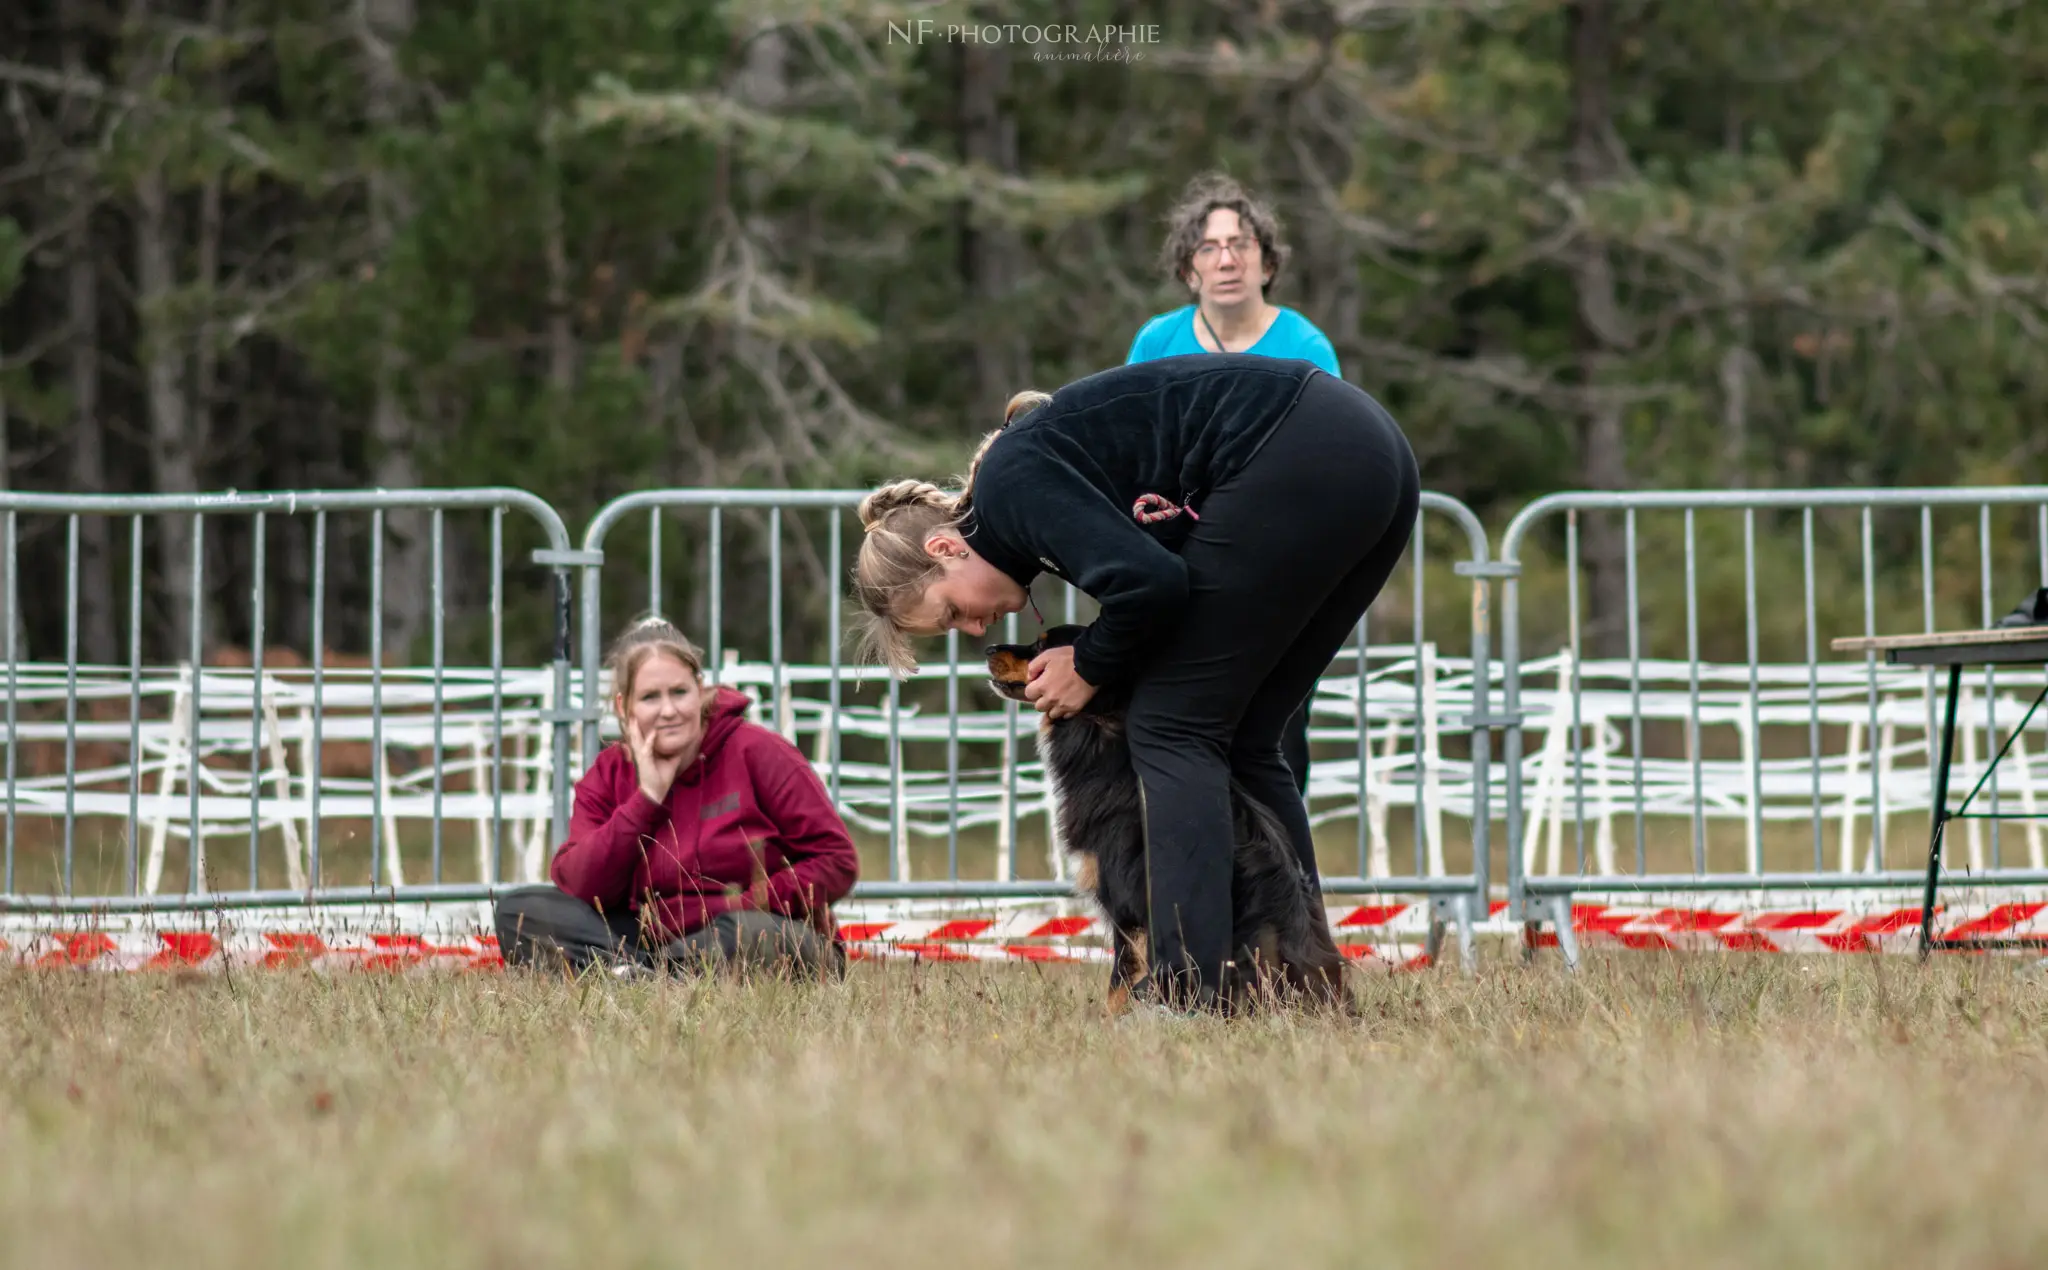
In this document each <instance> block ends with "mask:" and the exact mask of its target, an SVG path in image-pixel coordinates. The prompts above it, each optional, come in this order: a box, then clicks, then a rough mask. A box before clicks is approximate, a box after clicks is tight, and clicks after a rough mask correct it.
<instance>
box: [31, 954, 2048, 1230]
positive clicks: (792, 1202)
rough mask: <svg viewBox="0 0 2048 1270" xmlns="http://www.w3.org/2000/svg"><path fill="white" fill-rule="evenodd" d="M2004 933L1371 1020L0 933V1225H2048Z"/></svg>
mask: <svg viewBox="0 0 2048 1270" xmlns="http://www.w3.org/2000/svg"><path fill="white" fill-rule="evenodd" d="M2024 971H2025V963H2023V962H2017V961H2011V960H2003V959H2000V960H1989V959H1960V958H1958V959H1941V960H1939V961H1938V962H1937V964H1935V965H1933V966H1931V967H1929V968H1925V969H1923V968H1920V967H1918V966H1917V965H1915V964H1914V963H1913V962H1912V961H1910V960H1908V959H1904V958H1887V957H1858V958H1846V957H1845V958H1841V959H1838V960H1827V961H1799V960H1793V959H1789V958H1745V957H1732V956H1731V957H1705V956H1702V957H1695V958H1679V957H1660V956H1653V955H1646V954H1635V955H1621V956H1616V957H1613V958H1599V957H1595V958H1594V959H1592V960H1591V961H1590V962H1589V964H1588V966H1587V968H1586V969H1585V971H1584V972H1583V973H1581V974H1580V975H1578V976H1576V977H1569V976H1566V975H1564V974H1563V973H1561V972H1560V971H1559V970H1557V969H1556V967H1555V965H1554V963H1552V964H1544V963H1539V964H1538V965H1536V966H1535V967H1533V968H1526V969H1525V968H1523V967H1521V966H1519V965H1517V964H1515V963H1512V962H1508V961H1501V962H1497V963H1496V962H1489V963H1488V964H1487V966H1486V967H1485V972H1484V973H1483V974H1482V975H1481V976H1480V977H1479V978H1477V979H1476V980H1467V979H1462V978H1459V977H1457V976H1454V975H1449V974H1443V973H1429V974H1419V975H1404V976H1383V975H1382V976H1370V977H1365V976H1362V977H1361V978H1360V980H1359V988H1360V993H1361V996H1362V999H1363V1001H1364V1004H1365V1008H1364V1011H1363V1015H1362V1017H1361V1018H1358V1019H1352V1020H1345V1021H1338V1020H1330V1019H1318V1018H1308V1017H1274V1018H1268V1019H1264V1020H1255V1021H1250V1022H1244V1023H1237V1024H1225V1023H1212V1022H1195V1023H1172V1022H1166V1023H1161V1022H1156V1021H1141V1022H1129V1021H1127V1022H1124V1023H1121V1024H1116V1025H1110V1024H1106V1023H1105V1022H1104V1021H1103V1020H1102V1019H1101V1017H1100V1014H1099V1011H1098V1009H1097V1006H1096V993H1097V989H1098V988H1099V982H1098V980H1099V977H1100V976H1099V972H1097V971H1095V970H1092V969H1079V968H1071V967H1049V968H1044V969H1043V970H1040V969H1036V968H1025V967H1002V968H996V969H989V970H977V969H975V968H959V967H944V968H927V969H920V968H917V967H911V966H904V965H901V964H896V965H888V966H880V965H862V966H857V967H856V968H855V970H854V973H853V974H852V975H851V976H850V978H849V980H848V981H847V982H846V983H844V984H837V985H831V986H828V987H825V988H821V989H811V990H803V989H796V988H790V987H787V986H783V985H777V984H772V983H762V984H751V985H741V984H733V983H729V982H708V983H690V982H669V983H655V984H647V983H639V984H619V983H613V982H602V981H591V982H586V983H583V984H571V983H565V982H562V981H559V980H547V979H538V978H532V977H527V976H523V975H518V976H505V975H471V976H461V977H443V978H404V977H387V976H369V975H364V976H337V977H331V978H330V977H318V976H311V975H305V976H301V975H294V974H290V973H273V974H265V975H257V976H250V975H242V976H239V977H234V978H228V977H222V976H212V977H191V978H169V977H164V976H156V975H126V976H124V975H97V974H84V973H49V972H31V971H13V972H0V1064H4V1072H5V1075H4V1079H0V1231H4V1232H5V1237H4V1239H0V1264H4V1265H7V1266H16V1265H19V1266H34V1267H38V1268H39V1270H49V1268H51V1267H66V1266H107V1267H120V1266H130V1265H133V1266H142V1265H149V1266H167V1265H205V1266H209V1267H238V1266H251V1267H254V1266H266V1267H268V1266H283V1265H290V1266H294V1267H299V1266H305V1267H324V1266H370V1265H375V1266H423V1267H435V1268H436V1270H456V1268H458V1267H468V1266H477V1267H486V1266H488V1267H498V1266H507V1265H519V1266H540V1265H565V1266H571V1265H573V1266H591V1267H607V1268H610V1267H620V1266H639V1265H648V1266H653V1265H662V1266H670V1265H720V1266H783V1265H808V1266H849V1265H850V1266H891V1267H923V1266H945V1267H961V1266H1018V1267H1024V1266H1045V1265H1114V1266H1125V1267H1136V1266H1148V1267H1149V1266H1219V1267H1233V1268H1242V1267H1251V1266H1290V1265H1319V1266H1320V1265H1330V1266H1424V1265H1429V1266H1466V1265H1481V1264H1526V1265H1534V1266H1649V1265H1657V1266H1712V1267H1721V1266H1726V1267H1737V1266H1743V1267H1749V1266H1765V1265H1771V1266H1775V1265H1786V1266H1792V1265H1797V1266H1801V1267H1810V1266H1817V1265H1818V1266H1836V1265H1839V1266H1859V1267H1867V1266H1872V1265H1879V1264H1884V1265H1901V1266H1904V1265H1910V1266H1916V1267H1918V1266H1948V1265H1956V1266H1963V1265H1967V1266H1970V1267H1972V1270H1994V1268H1997V1267H2014V1268H2018V1267H2023V1266H2038V1265H2041V1264H2044V1263H2048V1204H2043V1203H2042V1202H2041V1198H2042V1192H2043V1183H2042V1181H2041V1178H2042V1177H2043V1176H2044V1174H2048V1133H2044V1132H2043V1129H2042V1126H2043V1125H2044V1123H2048V1063H2044V1061H2043V1060H2044V1040H2048V981H2044V980H2040V979H2036V978H2034V977H2032V976H2031V975H2029V974H2027V973H2024Z"/></svg>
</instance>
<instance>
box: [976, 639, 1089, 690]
mask: <svg viewBox="0 0 2048 1270" xmlns="http://www.w3.org/2000/svg"><path fill="white" fill-rule="evenodd" d="M1086 629H1088V628H1087V627H1085V626H1055V627H1053V628H1052V629H1051V630H1048V631H1047V632H1046V633H1045V634H1043V635H1040V636H1039V637H1038V638H1037V639H1034V640H1032V641H1031V642H1030V643H1028V644H990V645H989V646H988V647H987V648H985V649H983V650H982V654H983V656H985V657H986V658H987V659H988V682H989V686H990V687H991V688H994V689H995V690H996V694H997V695H998V696H1002V697H1007V698H1009V699H1010V700H1012V701H1022V700H1024V685H1025V684H1027V683H1029V682H1030V681H1031V663H1032V660H1033V659H1035V658H1036V657H1037V656H1038V655H1039V654H1040V653H1042V652H1044V651H1045V650H1046V649H1048V648H1064V647H1066V646H1067V645H1069V644H1072V643H1073V642H1074V641H1075V640H1077V639H1079V638H1081V632H1082V631H1084V630H1086Z"/></svg>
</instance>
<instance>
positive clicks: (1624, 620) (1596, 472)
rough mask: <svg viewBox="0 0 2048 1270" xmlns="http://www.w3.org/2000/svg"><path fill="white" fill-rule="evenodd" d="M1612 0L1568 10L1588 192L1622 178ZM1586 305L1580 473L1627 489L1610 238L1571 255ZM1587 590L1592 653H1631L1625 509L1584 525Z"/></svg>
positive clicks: (1624, 341)
mask: <svg viewBox="0 0 2048 1270" xmlns="http://www.w3.org/2000/svg"><path fill="white" fill-rule="evenodd" d="M1611 25H1612V14H1611V11H1610V0H1577V3H1575V4H1574V5H1573V6H1572V7H1571V9H1570V10H1569V11H1568V13H1567V17H1566V30H1567V32H1568V34H1567V39H1568V41H1569V44H1570V61H1571V76H1572V111H1571V149H1570V152H1569V154H1568V155H1567V167H1568V168H1569V171H1570V176H1571V180H1572V183H1573V184H1574V185H1575V186H1577V187H1578V188H1580V189H1586V188H1589V187H1591V186H1595V185H1599V184H1601V183H1603V182H1605V181H1607V180H1609V179H1611V178H1612V177H1613V175H1614V171H1615V161H1614V152H1613V150H1612V148H1611V146H1612V143H1613V137H1612V124H1611V113H1610V111H1611V101H1610V88H1609V82H1608V71H1609V65H1608V63H1609V57H1610V49H1611V43H1612V30H1611ZM1571 269H1572V281H1573V286H1574V289H1575V291H1576V293H1577V301H1578V311H1577V320H1576V322H1575V323H1574V326H1575V331H1574V341H1575V344H1576V346H1577V360H1578V370H1579V381H1580V383H1581V384H1582V385H1583V386H1584V387H1585V388H1586V390H1587V392H1588V397H1587V400H1586V405H1585V411H1584V416H1583V418H1582V419H1581V422H1580V432H1579V475H1580V480H1581V481H1583V482H1584V483H1585V486H1586V487H1587V488H1588V489H1601V490H1621V489H1627V488H1628V452H1627V440H1626V437H1625V435H1624V432H1623V427H1622V409H1623V407H1622V405H1621V404H1620V402H1619V401H1616V400H1613V399H1611V398H1603V397H1601V396H1599V395H1598V393H1597V390H1598V389H1599V388H1601V387H1602V386H1604V385H1607V384H1609V383H1611V382H1612V380H1613V379H1614V371H1615V370H1616V369H1618V367H1619V365H1620V362H1621V357H1620V353H1621V351H1622V350H1624V349H1625V348H1626V347H1627V345H1628V344H1629V342H1630V339H1631V337H1630V334H1629V329H1628V320H1627V316H1626V315H1625V314H1623V313H1622V312H1621V309H1620V306H1619V304H1618V302H1617V299H1616V296H1615V288H1614V270H1613V267H1612V265H1611V263H1610V262H1609V260H1608V258H1607V248H1606V244H1604V243H1602V242H1601V241H1599V240H1598V238H1596V237H1594V236H1593V235H1591V234H1588V235H1586V236H1585V237H1583V238H1582V240H1581V241H1580V243H1579V244H1578V246H1577V248H1576V249H1575V251H1574V253H1573V256H1572V265H1571ZM1583 526H1584V536H1585V548H1584V556H1585V563H1586V571H1587V575H1588V576H1587V588H1586V589H1587V592H1588V595H1589V599H1590V601H1591V613H1590V615H1589V619H1588V621H1587V623H1586V637H1587V642H1588V644H1589V645H1590V651H1591V652H1592V654H1593V655H1594V656H1599V657H1618V656H1625V655H1626V654H1627V651H1628V623H1629V622H1630V620H1631V616H1630V614H1629V611H1628V574H1627V559H1626V552H1627V546H1626V540H1625V539H1624V537H1623V534H1622V531H1621V521H1620V518H1619V517H1617V516H1601V515H1593V516H1588V517H1586V518H1585V520H1584V522H1583Z"/></svg>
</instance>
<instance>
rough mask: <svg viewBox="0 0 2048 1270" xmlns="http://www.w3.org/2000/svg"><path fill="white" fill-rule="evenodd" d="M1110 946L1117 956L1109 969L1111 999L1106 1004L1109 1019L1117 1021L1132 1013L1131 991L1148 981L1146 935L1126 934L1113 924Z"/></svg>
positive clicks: (1140, 933)
mask: <svg viewBox="0 0 2048 1270" xmlns="http://www.w3.org/2000/svg"><path fill="white" fill-rule="evenodd" d="M1109 946H1110V949H1111V951H1112V954H1113V955H1112V957H1111V960H1110V966H1109V997H1108V1000H1107V1001H1106V1002H1105V1004H1106V1006H1107V1008H1108V1011H1109V1017H1110V1018H1112V1019H1114V1018H1118V1017H1120V1016H1122V1015H1125V1014H1128V1013H1130V1009H1131V989H1132V988H1134V987H1136V986H1137V984H1138V982H1139V981H1140V980H1141V979H1143V978H1144V977H1145V971H1146V957H1145V932H1144V931H1142V930H1139V931H1126V930H1125V929H1124V928H1123V927H1121V926H1118V925H1115V924H1114V923H1112V924H1111V925H1110V928H1109Z"/></svg>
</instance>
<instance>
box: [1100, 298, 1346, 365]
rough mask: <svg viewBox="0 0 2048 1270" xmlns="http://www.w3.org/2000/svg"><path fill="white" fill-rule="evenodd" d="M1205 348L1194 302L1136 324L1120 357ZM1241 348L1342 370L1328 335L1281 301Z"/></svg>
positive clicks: (1127, 360)
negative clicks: (1126, 351)
mask: <svg viewBox="0 0 2048 1270" xmlns="http://www.w3.org/2000/svg"><path fill="white" fill-rule="evenodd" d="M1209 351H1210V350H1208V349H1206V348H1203V347H1202V342H1201V341H1200V340H1198V339H1196V338H1195V306H1194V305H1192V304H1190V305H1187V306H1186V307H1184V308H1179V309H1175V310H1174V311H1173V312H1171V313H1162V314H1160V315H1159V316H1158V317H1155V318H1153V319H1152V320H1151V321H1149V322H1147V323H1145V325H1144V326H1142V327H1140V328H1139V330H1138V336H1137V338H1136V339H1134V340H1132V341H1131V353H1130V356H1128V357H1126V358H1124V364H1125V365H1126V366H1128V365H1130V364H1131V363H1132V362H1149V361H1152V360H1153V359H1155V358H1159V357H1182V356H1186V355H1187V354H1190V353H1206V352H1209ZM1244 351H1245V352H1247V353H1251V354H1254V355H1256V356H1259V357H1298V358H1300V359H1301V360H1302V361H1305V362H1314V363H1315V364H1316V365H1318V366H1320V367H1322V368H1323V369H1324V370H1326V371H1328V372H1330V373H1331V374H1332V375H1335V376H1337V377H1338V378H1339V379H1342V378H1343V377H1344V376H1343V372H1341V371H1339V370H1338V369H1337V350H1336V349H1334V348H1332V347H1330V337H1329V336H1327V335H1324V334H1323V333H1322V332H1321V331H1319V330H1317V329H1316V324H1315V323H1313V322H1311V321H1309V320H1308V319H1307V318H1305V317H1303V316H1302V315H1301V314H1299V313H1297V312H1295V311H1294V310H1293V309H1290V308H1288V307H1287V306H1285V305H1282V306H1280V315H1279V316H1278V317H1276V318H1274V319H1273V325H1271V326H1269V327H1267V328H1266V333H1265V334H1264V335H1262V336H1260V337H1259V342H1258V343H1256V344H1254V345H1252V346H1251V347H1250V348H1248V349H1245V350H1244Z"/></svg>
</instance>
